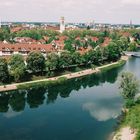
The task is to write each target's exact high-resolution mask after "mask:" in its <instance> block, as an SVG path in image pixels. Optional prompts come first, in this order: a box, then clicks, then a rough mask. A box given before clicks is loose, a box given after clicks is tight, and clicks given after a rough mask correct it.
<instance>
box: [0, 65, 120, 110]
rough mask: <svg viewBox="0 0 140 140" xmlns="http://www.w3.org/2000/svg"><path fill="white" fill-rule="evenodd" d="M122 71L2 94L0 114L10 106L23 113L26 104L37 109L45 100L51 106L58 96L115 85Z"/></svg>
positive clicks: (0, 95) (0, 94) (115, 70)
mask: <svg viewBox="0 0 140 140" xmlns="http://www.w3.org/2000/svg"><path fill="white" fill-rule="evenodd" d="M120 69H121V68H118V69H114V70H110V71H107V72H104V73H102V74H94V75H89V76H85V77H81V78H75V79H71V80H68V81H65V82H64V83H60V84H59V85H49V86H48V87H36V88H31V89H27V90H17V91H12V92H5V93H0V112H7V111H8V109H9V106H10V107H11V108H12V110H13V111H15V112H20V111H23V110H24V108H25V105H26V103H27V104H28V105H29V107H30V108H37V107H39V106H40V105H42V104H43V103H44V100H45V99H46V103H47V104H50V103H54V102H55V100H56V99H57V97H58V95H59V96H60V97H62V98H67V97H69V96H70V93H71V92H72V91H73V90H75V91H78V90H80V89H81V88H84V89H85V88H87V87H93V86H98V85H100V84H102V83H105V82H109V83H114V82H115V81H116V79H117V77H118V73H119V71H120Z"/></svg>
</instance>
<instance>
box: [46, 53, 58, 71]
mask: <svg viewBox="0 0 140 140" xmlns="http://www.w3.org/2000/svg"><path fill="white" fill-rule="evenodd" d="M58 63H59V56H58V54H56V53H50V54H49V55H48V56H47V61H46V69H47V71H51V70H55V69H57V67H58Z"/></svg>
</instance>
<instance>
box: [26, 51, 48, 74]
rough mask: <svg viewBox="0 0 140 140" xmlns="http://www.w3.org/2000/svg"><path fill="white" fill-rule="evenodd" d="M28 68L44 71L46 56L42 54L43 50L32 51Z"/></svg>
mask: <svg viewBox="0 0 140 140" xmlns="http://www.w3.org/2000/svg"><path fill="white" fill-rule="evenodd" d="M26 62H27V69H29V70H31V71H32V72H43V70H44V69H45V67H46V66H45V57H44V56H43V55H42V54H41V52H36V51H34V52H31V53H30V54H29V55H28V57H27V59H26Z"/></svg>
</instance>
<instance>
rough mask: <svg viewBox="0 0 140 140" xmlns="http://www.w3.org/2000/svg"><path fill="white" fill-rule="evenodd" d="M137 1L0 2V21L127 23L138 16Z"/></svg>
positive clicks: (29, 0)
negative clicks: (64, 19)
mask: <svg viewBox="0 0 140 140" xmlns="http://www.w3.org/2000/svg"><path fill="white" fill-rule="evenodd" d="M139 4H140V0H117V1H116V0H104V1H103V0H88V1H87V0H0V19H2V20H9V21H44V22H50V21H59V18H60V17H61V16H65V18H66V20H67V22H88V21H89V20H91V19H93V20H95V22H110V23H128V22H129V21H130V19H132V18H134V22H135V23H140V15H139V14H137V13H138V10H139V9H140V8H139Z"/></svg>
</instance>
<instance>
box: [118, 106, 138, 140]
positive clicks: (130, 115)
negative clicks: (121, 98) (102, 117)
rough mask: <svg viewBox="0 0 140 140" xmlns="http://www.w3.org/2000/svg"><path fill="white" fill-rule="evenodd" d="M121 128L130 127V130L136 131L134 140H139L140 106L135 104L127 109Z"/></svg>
mask: <svg viewBox="0 0 140 140" xmlns="http://www.w3.org/2000/svg"><path fill="white" fill-rule="evenodd" d="M121 126H122V127H123V126H130V127H131V128H134V129H136V131H137V134H136V140H140V104H136V105H135V106H133V107H131V108H130V109H129V111H128V112H127V113H126V114H125V117H124V119H123V122H122V125H121Z"/></svg>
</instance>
